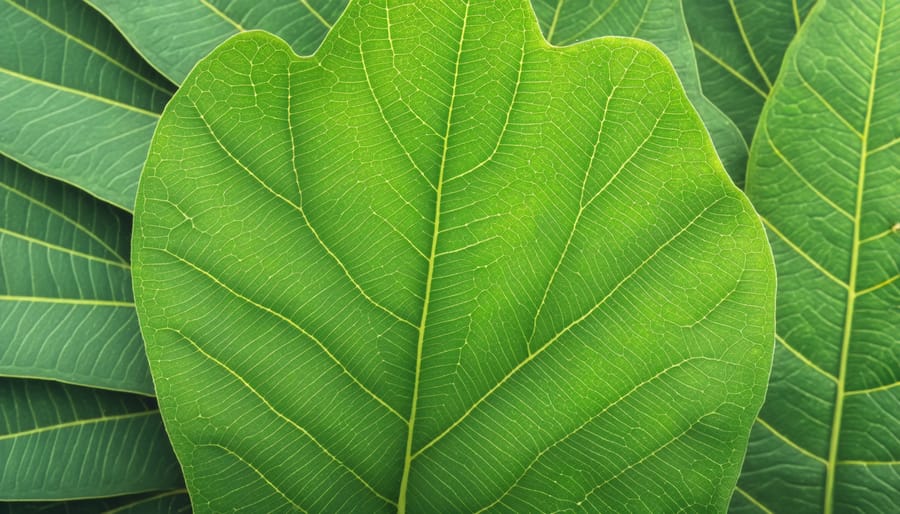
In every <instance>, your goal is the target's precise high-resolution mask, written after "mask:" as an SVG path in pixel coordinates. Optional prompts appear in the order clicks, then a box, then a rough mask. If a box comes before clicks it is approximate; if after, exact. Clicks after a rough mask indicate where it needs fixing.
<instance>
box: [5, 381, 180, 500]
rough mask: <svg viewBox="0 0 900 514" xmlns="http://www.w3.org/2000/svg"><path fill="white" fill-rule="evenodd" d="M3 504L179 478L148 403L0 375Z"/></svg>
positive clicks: (159, 485)
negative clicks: (8, 501)
mask: <svg viewBox="0 0 900 514" xmlns="http://www.w3.org/2000/svg"><path fill="white" fill-rule="evenodd" d="M0 455H3V460H4V463H3V466H2V467H0V499H3V500H62V499H75V498H87V497H97V496H112V495H118V494H129V493H136V492H141V491H152V490H159V489H171V488H174V487H178V485H179V482H180V481H181V477H180V474H179V472H178V463H177V462H176V461H175V456H174V455H173V454H172V450H171V448H170V446H169V443H168V441H167V440H166V433H165V431H164V430H163V426H162V422H161V420H160V417H159V411H158V410H157V409H156V406H155V405H154V402H153V400H151V399H149V398H144V397H140V396H134V395H128V394H124V393H115V392H111V391H101V390H98V389H87V388H83V387H77V386H70V385H64V384H59V383H56V382H43V381H37V380H22V379H15V378H0Z"/></svg>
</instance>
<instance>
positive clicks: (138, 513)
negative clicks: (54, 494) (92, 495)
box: [0, 489, 191, 514]
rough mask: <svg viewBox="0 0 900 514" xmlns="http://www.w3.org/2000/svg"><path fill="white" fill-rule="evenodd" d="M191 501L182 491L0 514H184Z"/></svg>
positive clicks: (35, 505) (0, 508) (19, 506)
mask: <svg viewBox="0 0 900 514" xmlns="http://www.w3.org/2000/svg"><path fill="white" fill-rule="evenodd" d="M190 512H191V501H190V498H188V495H187V491H186V490H185V489H172V490H171V491H162V492H152V493H143V494H135V495H128V496H116V497H112V498H98V499H93V500H72V501H66V502H10V503H0V513H3V514H98V513H99V514H188V513H190Z"/></svg>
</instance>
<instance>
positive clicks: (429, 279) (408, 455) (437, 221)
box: [397, 2, 471, 514]
mask: <svg viewBox="0 0 900 514" xmlns="http://www.w3.org/2000/svg"><path fill="white" fill-rule="evenodd" d="M470 5H471V4H470V3H469V2H466V9H465V11H464V12H463V16H462V28H461V29H460V35H459V44H458V45H457V49H456V63H455V65H454V69H453V86H452V87H451V90H450V105H449V106H448V107H447V126H446V127H445V129H444V143H443V149H442V151H441V164H440V168H439V170H438V178H437V187H436V189H435V203H434V226H433V228H432V234H431V251H430V254H429V257H428V274H427V275H426V278H425V298H424V300H423V302H422V318H421V321H420V322H419V337H418V341H417V342H416V371H415V377H414V379H413V394H412V404H411V406H410V411H409V422H408V425H407V426H408V429H407V433H406V449H405V451H404V455H403V473H402V475H401V478H400V492H399V494H398V498H397V513H398V514H405V512H406V493H407V489H408V486H409V472H410V467H411V466H412V459H413V451H412V443H413V436H414V435H415V426H416V409H417V407H418V401H419V383H420V379H421V372H422V347H423V344H424V341H425V329H426V327H427V323H428V310H429V307H430V302H431V289H432V284H433V281H434V280H433V279H434V261H435V257H436V255H437V245H438V236H439V234H440V227H441V194H442V191H443V186H444V172H445V171H446V167H447V151H448V148H449V146H450V145H449V144H448V143H449V141H450V129H451V127H452V126H453V105H454V103H455V101H456V88H457V85H458V83H459V63H460V61H461V60H462V50H463V43H464V42H465V39H466V26H467V25H468V21H469V6H470Z"/></svg>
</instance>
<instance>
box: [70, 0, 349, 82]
mask: <svg viewBox="0 0 900 514" xmlns="http://www.w3.org/2000/svg"><path fill="white" fill-rule="evenodd" d="M86 1H87V3H88V4H90V5H92V6H94V8H96V9H97V10H99V11H100V12H102V13H103V14H104V15H105V16H106V17H107V18H109V20H110V21H112V23H113V24H114V25H115V26H116V27H118V28H119V30H121V31H122V33H123V34H124V35H125V37H126V38H128V40H129V41H130V42H131V43H132V44H133V45H134V47H135V48H137V49H138V51H139V52H141V54H142V55H143V56H144V57H145V58H146V59H147V60H148V61H149V62H150V63H151V64H153V66H155V67H156V68H157V69H158V70H160V71H161V72H162V73H163V74H164V75H165V76H167V77H169V78H170V79H171V80H172V81H173V82H175V83H176V84H180V83H181V82H182V81H184V78H185V77H186V76H187V74H188V73H189V72H190V71H191V69H192V68H193V67H194V65H195V64H197V61H199V60H200V59H202V58H203V57H205V56H206V55H207V54H209V52H211V51H212V50H213V49H214V48H215V47H216V46H217V45H219V44H220V43H222V42H223V41H225V40H226V39H228V38H229V37H231V36H233V35H235V34H238V33H240V32H244V31H247V30H252V29H260V30H266V31H268V32H271V33H273V34H276V35H278V36H280V37H281V38H282V39H284V40H285V41H287V42H288V43H289V44H290V45H291V48H293V49H294V51H295V52H297V53H298V54H300V55H309V54H311V53H313V52H314V51H315V49H316V48H317V47H318V46H319V43H321V42H322V39H324V38H325V34H327V33H328V31H329V30H330V29H331V27H332V25H333V24H334V22H335V21H337V19H338V18H339V17H340V15H341V13H342V12H343V11H344V8H345V7H346V5H347V0H199V1H198V0H155V1H153V2H134V1H132V0H86Z"/></svg>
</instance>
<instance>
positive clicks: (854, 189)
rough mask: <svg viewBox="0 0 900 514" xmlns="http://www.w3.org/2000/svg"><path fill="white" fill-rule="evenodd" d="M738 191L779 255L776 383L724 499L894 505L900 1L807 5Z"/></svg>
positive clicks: (858, 507) (875, 507)
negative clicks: (735, 491) (731, 492)
mask: <svg viewBox="0 0 900 514" xmlns="http://www.w3.org/2000/svg"><path fill="white" fill-rule="evenodd" d="M784 61H785V62H784V67H783V69H782V71H781V73H780V75H779V77H778V82H776V84H775V87H774V89H773V90H772V96H771V98H770V100H769V103H768V104H767V106H766V108H765V110H764V111H763V114H762V118H761V121H760V127H759V129H758V131H757V134H756V139H755V140H754V143H753V150H752V151H751V156H750V166H749V171H748V175H747V193H748V195H749V196H750V198H751V200H753V202H754V204H755V205H756V207H757V209H759V212H760V214H761V215H762V216H763V219H764V220H765V224H766V226H767V228H768V229H769V237H770V240H771V243H772V247H773V250H774V252H775V261H776V263H777V265H778V295H779V301H778V310H777V319H778V323H777V326H778V337H777V347H776V351H775V363H774V368H773V371H772V381H771V384H770V386H769V392H768V396H767V400H766V404H765V406H764V407H763V409H762V411H761V412H760V416H759V422H758V423H757V424H756V426H755V427H754V429H753V431H752V436H751V444H750V451H749V454H748V456H747V462H746V464H745V467H744V471H743V475H742V477H741V480H740V482H739V486H740V492H741V494H740V495H735V505H734V507H735V510H744V509H743V507H746V508H747V509H746V510H747V511H754V512H758V511H759V510H765V509H768V510H771V511H777V512H792V513H793V512H822V511H823V510H824V511H825V512H889V511H893V510H896V507H897V505H898V504H900V437H898V435H900V430H898V426H900V388H898V387H897V385H898V383H900V353H898V349H900V344H898V339H897V335H898V331H897V327H900V311H898V309H897V306H898V305H900V282H898V281H897V278H898V276H900V233H898V231H900V224H898V221H900V166H898V162H900V144H898V142H900V123H898V120H900V97H898V96H897V94H896V80H897V78H898V77H900V3H897V2H888V1H880V0H867V1H857V0H829V1H828V2H826V3H822V4H819V5H817V7H816V8H815V9H814V10H813V13H812V14H810V16H809V19H808V20H807V22H806V23H805V24H804V25H803V28H802V29H801V30H800V32H799V34H798V35H797V39H796V41H795V43H793V44H792V46H791V47H790V49H789V50H788V53H787V54H786V56H785V59H784Z"/></svg>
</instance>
